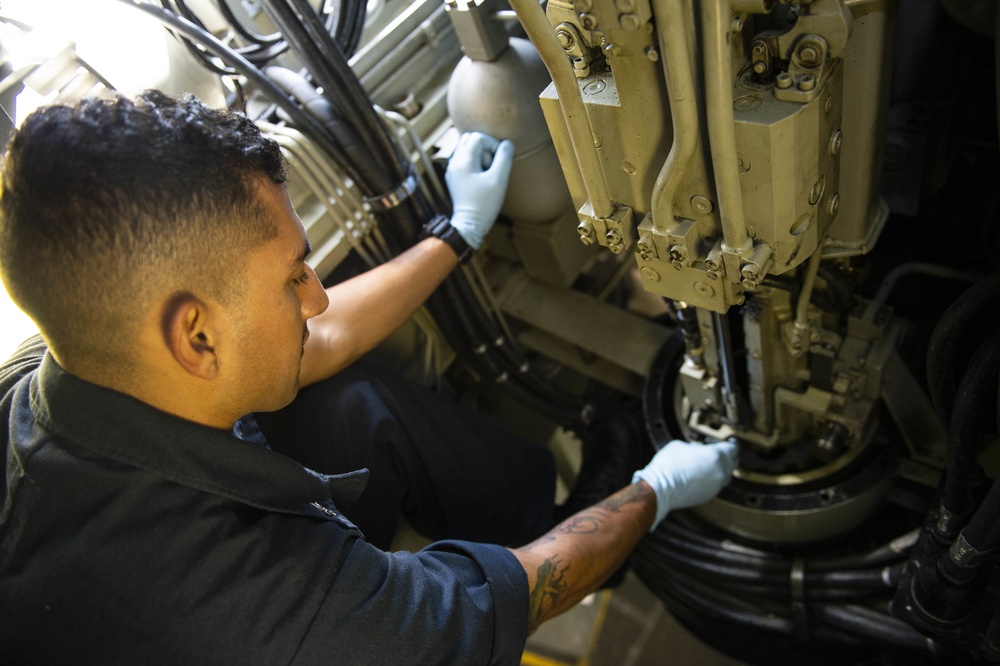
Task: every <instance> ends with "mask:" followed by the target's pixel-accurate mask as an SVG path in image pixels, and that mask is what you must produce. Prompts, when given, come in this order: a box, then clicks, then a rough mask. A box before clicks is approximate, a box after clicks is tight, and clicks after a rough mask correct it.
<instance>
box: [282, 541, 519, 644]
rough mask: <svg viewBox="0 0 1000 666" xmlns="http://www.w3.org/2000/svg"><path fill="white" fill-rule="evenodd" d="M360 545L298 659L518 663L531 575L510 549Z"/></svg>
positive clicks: (343, 569) (344, 567) (472, 545)
mask: <svg viewBox="0 0 1000 666" xmlns="http://www.w3.org/2000/svg"><path fill="white" fill-rule="evenodd" d="M355 550H356V552H354V553H351V555H349V556H348V557H347V558H346V559H345V561H344V562H343V564H342V566H341V567H340V568H339V571H338V574H337V576H336V579H335V582H334V584H333V585H332V587H331V588H330V589H329V590H328V594H327V595H326V598H325V599H324V601H323V603H322V604H321V607H320V608H319V611H318V612H317V614H316V617H315V619H314V621H313V622H312V624H311V626H310V628H309V631H308V632H307V635H306V636H305V637H304V639H303V641H302V643H301V646H300V648H299V650H298V652H297V654H296V658H295V660H294V662H293V663H295V664H318V663H328V662H329V661H330V660H331V659H332V660H333V661H335V662H337V663H350V664H519V663H520V660H521V655H522V652H523V651H524V644H525V641H526V639H527V632H528V580H527V575H526V574H525V573H524V569H523V568H522V567H521V564H520V563H519V562H518V561H517V559H516V558H515V557H514V555H513V554H512V553H510V551H508V550H507V549H505V548H502V547H500V546H493V545H486V544H475V543H469V542H462V541H443V542H438V543H435V544H432V545H430V546H428V547H427V548H426V549H424V550H422V551H420V552H419V553H402V552H401V553H384V552H382V551H379V550H378V549H375V548H373V547H372V546H370V545H369V544H366V543H364V542H361V541H359V542H357V544H356V548H355ZM361 636H364V639H360V638H359V637H361Z"/></svg>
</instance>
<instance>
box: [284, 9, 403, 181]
mask: <svg viewBox="0 0 1000 666" xmlns="http://www.w3.org/2000/svg"><path fill="white" fill-rule="evenodd" d="M264 7H265V8H267V7H271V8H272V10H274V11H275V13H276V14H277V15H280V16H281V20H282V21H283V22H286V23H293V24H295V26H296V28H299V29H301V30H302V31H304V33H305V35H307V36H308V38H309V39H310V40H311V44H310V45H309V46H310V47H309V48H308V49H305V53H307V54H308V55H309V65H310V70H311V71H312V73H313V74H314V75H315V76H317V77H318V79H319V80H320V82H321V83H322V84H323V89H324V91H325V92H326V93H327V94H328V95H333V94H337V95H338V96H340V97H342V98H343V100H344V101H345V102H346V104H347V105H348V107H349V109H345V111H348V112H349V113H346V114H345V115H346V116H347V117H349V118H350V119H351V120H352V121H353V122H356V123H359V124H361V125H363V126H364V127H366V128H367V129H368V132H367V133H365V132H361V133H362V135H364V136H365V138H366V139H368V138H370V139H371V141H372V143H371V145H370V148H371V150H372V152H373V153H374V154H375V155H381V156H383V157H384V158H385V159H386V165H385V166H387V167H389V169H390V173H389V175H390V177H391V178H392V179H393V180H396V181H402V180H403V179H404V178H406V177H407V176H408V175H409V172H408V171H409V160H407V159H405V157H404V156H403V155H402V153H401V152H400V150H399V146H398V145H397V143H396V142H395V141H394V140H393V138H392V135H391V133H390V132H389V130H388V128H387V127H386V126H385V123H384V122H383V121H382V119H381V118H380V117H379V115H378V114H377V113H376V112H375V109H374V107H373V105H372V103H371V100H370V99H369V97H368V92H367V91H366V90H365V89H364V87H363V86H362V85H361V82H360V81H359V80H358V78H357V76H356V75H355V74H354V71H353V70H352V69H351V67H350V65H349V64H348V63H347V59H346V57H345V56H344V53H343V51H342V50H341V49H340V46H339V45H338V44H337V43H336V42H335V41H334V40H333V38H331V37H330V35H329V33H328V32H327V31H326V29H325V27H324V26H323V23H322V21H320V19H319V17H318V16H317V15H316V12H315V11H314V10H313V8H312V7H311V6H310V5H309V2H308V0H264ZM289 14H290V15H291V16H289ZM292 46H293V47H294V46H296V44H295V43H293V44H292ZM321 76H322V78H319V77H321ZM327 79H329V82H330V83H329V84H328V82H327ZM330 84H332V87H331V85H330ZM390 156H391V157H392V159H390Z"/></svg>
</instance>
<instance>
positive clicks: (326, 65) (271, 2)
mask: <svg viewBox="0 0 1000 666" xmlns="http://www.w3.org/2000/svg"><path fill="white" fill-rule="evenodd" d="M262 6H263V7H264V10H265V11H266V12H267V15H268V17H270V19H271V21H272V22H274V24H275V25H276V26H277V27H278V29H279V30H280V31H281V33H282V34H283V35H284V36H285V40H286V41H288V43H289V44H290V45H291V47H292V50H293V51H294V53H295V55H296V57H297V58H298V59H299V60H300V61H301V62H302V64H303V65H304V66H305V68H306V69H307V70H308V71H309V75H310V76H311V77H312V79H313V81H314V82H315V83H316V85H317V86H318V87H320V88H322V89H323V96H324V97H326V98H327V99H328V100H329V101H330V103H331V104H332V105H333V106H335V107H336V108H338V109H339V113H340V115H342V116H343V117H344V118H346V119H347V120H348V121H349V122H351V123H352V125H354V126H355V128H356V129H357V133H358V136H360V137H361V138H362V140H364V142H365V146H366V148H367V150H368V152H369V153H370V154H371V155H373V156H374V157H376V158H383V159H384V155H385V154H384V153H381V152H380V151H379V142H377V141H375V140H373V137H372V133H371V132H370V131H368V128H367V127H365V126H364V125H363V124H362V125H360V126H359V116H358V114H359V113H360V112H359V109H360V108H362V107H369V108H370V107H371V104H370V102H369V101H368V100H367V97H366V98H365V99H364V100H361V101H359V100H357V99H355V98H354V97H353V96H352V94H351V92H352V91H351V90H348V89H347V87H346V84H345V82H344V81H342V80H341V79H340V77H339V76H338V74H337V72H336V70H334V69H333V67H331V64H330V62H329V60H328V59H327V57H326V55H325V54H324V53H323V52H322V51H321V50H320V49H319V47H318V45H317V44H316V42H315V41H314V40H313V38H312V36H311V35H310V33H309V32H308V31H307V30H306V29H305V27H304V26H303V25H302V22H301V20H300V19H299V17H298V15H297V14H296V12H295V10H293V9H292V8H291V7H290V6H289V5H288V4H287V3H286V2H285V0H263V3H262ZM373 112H374V111H373ZM389 155H393V156H394V155H395V153H389ZM393 161H394V160H393ZM385 167H389V168H388V169H386V170H387V171H389V172H390V174H394V173H395V171H397V170H398V169H397V168H396V165H386V164H384V165H383V168H385ZM393 178H394V176H393V175H390V176H389V180H393ZM401 181H402V178H400V179H399V182H401ZM359 187H361V188H362V191H363V193H364V194H365V196H378V195H381V194H383V193H384V192H385V190H381V189H369V188H368V186H367V184H361V183H359Z"/></svg>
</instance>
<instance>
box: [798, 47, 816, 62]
mask: <svg viewBox="0 0 1000 666" xmlns="http://www.w3.org/2000/svg"><path fill="white" fill-rule="evenodd" d="M798 56H799V62H801V63H802V64H803V65H805V66H806V67H815V66H816V65H817V64H819V49H817V48H816V47H815V46H814V45H812V44H806V45H804V46H803V47H802V48H800V49H799V53H798Z"/></svg>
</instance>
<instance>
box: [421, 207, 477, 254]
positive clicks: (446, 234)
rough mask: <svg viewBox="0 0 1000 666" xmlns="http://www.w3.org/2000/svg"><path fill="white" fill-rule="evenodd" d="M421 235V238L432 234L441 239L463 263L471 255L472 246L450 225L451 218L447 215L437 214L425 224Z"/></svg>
mask: <svg viewBox="0 0 1000 666" xmlns="http://www.w3.org/2000/svg"><path fill="white" fill-rule="evenodd" d="M422 236H423V238H427V237H428V236H434V237H436V238H440V239H441V240H443V241H444V242H445V243H447V244H448V245H449V246H450V247H451V249H452V250H454V251H455V254H457V255H458V260H459V261H460V262H462V263H463V264H464V263H466V262H468V261H469V257H470V256H472V246H470V245H469V244H468V243H467V242H465V239H464V238H462V234H460V233H458V229H456V228H455V227H453V226H452V225H451V220H450V219H448V216H447V215H437V216H435V217H434V218H433V219H432V220H431V221H430V222H428V223H427V224H425V225H424V229H423V234H422Z"/></svg>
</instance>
